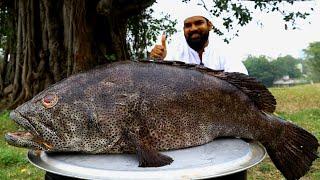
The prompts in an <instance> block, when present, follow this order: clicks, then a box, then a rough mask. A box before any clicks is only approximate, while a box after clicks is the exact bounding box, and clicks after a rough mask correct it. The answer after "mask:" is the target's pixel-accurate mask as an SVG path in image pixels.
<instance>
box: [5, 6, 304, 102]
mask: <svg viewBox="0 0 320 180" xmlns="http://www.w3.org/2000/svg"><path fill="white" fill-rule="evenodd" d="M182 1H185V0H182ZM154 2H155V0H130V1H129V0H91V1H89V0H82V1H81V0H80V1H76V0H68V1H67V0H65V1H64V0H0V40H1V41H0V47H2V49H4V58H3V60H1V61H0V75H1V77H0V98H1V99H2V100H3V101H6V102H7V103H8V104H10V107H11V108H13V107H16V106H17V105H19V104H20V103H22V102H24V101H26V100H29V99H30V98H31V97H33V96H34V95H35V94H37V93H38V92H40V91H41V90H43V89H44V88H45V87H47V86H48V85H49V84H52V83H55V82H57V81H59V80H61V79H62V78H65V77H67V76H69V75H71V74H74V73H78V72H80V71H84V70H87V69H91V68H93V67H94V66H96V65H99V64H104V63H107V62H109V61H112V60H124V59H130V55H131V56H134V57H141V51H140V50H137V49H138V48H140V49H142V50H143V49H144V48H141V47H144V46H146V45H148V42H147V43H145V42H144V41H143V39H141V37H142V36H139V35H137V33H140V31H136V29H135V28H136V27H137V23H141V22H143V18H144V17H146V16H145V15H146V14H143V13H145V12H146V8H148V7H150V6H151V5H152V4H153V3H154ZM202 2H203V3H202V4H201V5H202V6H204V7H206V8H207V6H206V4H205V3H204V1H202ZM213 2H215V5H214V6H213V7H209V8H211V9H208V11H210V12H211V13H212V14H213V15H215V16H220V15H221V14H224V12H234V13H233V15H234V18H229V17H222V18H223V19H224V21H225V23H224V26H225V27H226V28H227V29H232V22H233V20H237V21H236V22H237V23H239V24H240V25H246V24H247V23H248V22H249V21H250V20H251V19H252V18H251V16H250V11H249V10H248V9H247V7H246V6H244V5H241V4H240V3H234V2H233V1H228V0H218V1H213ZM288 2H289V3H291V4H293V2H294V1H291V0H290V1H288ZM254 4H255V8H256V9H260V10H266V11H279V12H281V13H283V14H284V20H285V21H288V22H289V21H291V20H292V21H294V19H295V18H305V17H306V16H307V14H306V13H300V12H287V11H285V10H281V9H280V8H279V7H278V6H279V1H261V0H255V1H254ZM139 16H140V19H139ZM132 18H138V21H136V22H135V23H136V24H135V23H134V21H133V20H132ZM149 24H150V23H149ZM151 24H152V23H151ZM138 27H139V26H138ZM163 27H166V26H163ZM130 28H131V29H130ZM130 30H131V31H130ZM134 30H135V31H134ZM145 32H149V35H150V32H151V31H145ZM216 32H217V33H220V34H221V31H219V29H216ZM130 33H131V34H130ZM128 34H129V38H128ZM154 35H155V34H152V33H151V36H154ZM130 38H131V39H130ZM128 39H129V41H130V40H132V41H134V42H129V44H128V42H127V40H128ZM151 39H152V38H151ZM130 43H131V44H130ZM135 43H136V44H135ZM130 50H131V51H130ZM134 51H135V52H134ZM139 53H140V54H139ZM4 103H5V102H2V103H1V104H4Z"/></svg>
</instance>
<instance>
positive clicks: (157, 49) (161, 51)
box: [150, 34, 167, 60]
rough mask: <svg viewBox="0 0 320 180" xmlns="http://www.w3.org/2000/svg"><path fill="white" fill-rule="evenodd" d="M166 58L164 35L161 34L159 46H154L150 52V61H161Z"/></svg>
mask: <svg viewBox="0 0 320 180" xmlns="http://www.w3.org/2000/svg"><path fill="white" fill-rule="evenodd" d="M166 56H167V45H166V35H165V34H162V37H161V45H155V46H154V48H153V49H152V50H151V52H150V58H151V59H161V60H163V59H164V58H165V57H166Z"/></svg>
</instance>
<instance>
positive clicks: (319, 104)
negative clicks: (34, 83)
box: [0, 84, 320, 180]
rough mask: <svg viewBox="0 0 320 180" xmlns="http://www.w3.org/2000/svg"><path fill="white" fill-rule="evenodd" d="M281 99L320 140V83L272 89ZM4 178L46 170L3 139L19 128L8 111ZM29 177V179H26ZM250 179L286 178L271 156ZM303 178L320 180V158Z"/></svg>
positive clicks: (280, 111) (0, 150) (281, 110)
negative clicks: (36, 166)
mask: <svg viewBox="0 0 320 180" xmlns="http://www.w3.org/2000/svg"><path fill="white" fill-rule="evenodd" d="M270 90H271V92H272V93H273V94H274V96H275V97H276V99H277V102H278V105H277V109H276V114H277V115H279V116H281V117H282V118H284V119H286V120H290V121H292V122H294V123H296V124H297V125H299V126H301V127H303V128H305V129H306V130H308V131H309V132H311V133H313V134H314V135H315V136H316V137H317V138H318V139H320V84H313V85H301V86H295V87H289V88H271V89H270ZM0 125H1V126H0V137H1V138H0V179H1V180H2V179H3V180H7V179H8V180H11V179H17V180H19V179H34V180H37V179H43V177H44V171H42V170H39V169H37V168H35V167H34V166H32V165H31V164H30V163H28V161H27V158H26V153H27V150H25V149H21V148H16V147H12V146H8V145H7V144H6V143H5V142H4V139H3V138H2V137H3V136H4V134H5V133H6V132H10V131H16V130H17V129H18V127H17V126H16V125H15V124H14V123H13V121H11V120H9V117H8V112H2V113H1V114H0ZM26 177H27V178H26ZM248 179H249V180H265V179H268V180H279V179H284V178H283V176H282V175H281V174H280V172H279V171H278V170H277V169H276V168H275V166H274V164H273V163H272V162H271V161H270V159H269V158H266V159H265V160H263V161H262V162H261V163H260V164H258V165H257V166H255V167H253V168H251V169H250V170H249V172H248ZM302 179H304V180H317V179H320V160H319V159H318V160H317V161H315V162H314V163H313V166H312V168H311V170H310V171H309V173H308V174H307V175H305V176H304V177H303V178H302Z"/></svg>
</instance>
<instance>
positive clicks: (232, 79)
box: [139, 60, 277, 113]
mask: <svg viewBox="0 0 320 180" xmlns="http://www.w3.org/2000/svg"><path fill="white" fill-rule="evenodd" d="M139 62H154V63H157V64H168V65H174V66H178V67H182V68H183V67H184V68H188V69H195V70H198V71H200V72H204V73H207V74H210V75H212V76H215V77H217V78H219V79H222V80H225V81H227V82H229V83H230V84H232V85H234V86H236V87H237V88H238V89H240V90H241V91H242V92H244V93H245V94H246V95H247V96H248V97H249V98H250V99H251V100H252V101H253V102H254V104H255V105H256V106H257V107H258V108H259V109H260V110H262V111H265V112H269V113H273V112H274V111H275V109H276V104H277V102H276V99H275V98H274V96H273V95H272V94H271V92H270V91H269V90H268V89H267V88H266V87H265V86H264V85H263V83H262V82H261V81H259V80H257V79H256V78H254V77H250V76H248V75H245V74H242V73H237V72H233V73H227V72H223V71H221V70H213V69H210V68H207V67H204V66H202V65H197V64H186V63H184V62H181V61H162V60H152V61H149V60H139Z"/></svg>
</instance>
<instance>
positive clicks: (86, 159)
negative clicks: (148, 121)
mask: <svg viewBox="0 0 320 180" xmlns="http://www.w3.org/2000/svg"><path fill="white" fill-rule="evenodd" d="M162 153H163V154H165V155H168V156H170V157H172V158H173V160H174V161H173V162H172V164H170V165H167V166H163V167H158V168H141V167H138V160H137V158H136V156H135V155H134V154H105V155H87V154H72V153H71V154H61V153H60V154H56V153H50V154H48V153H45V152H43V151H41V152H35V151H33V150H30V151H29V153H28V159H29V161H30V162H31V163H32V164H33V165H35V166H37V167H38V168H40V169H43V170H45V171H48V172H52V173H55V174H59V175H63V176H70V177H77V178H84V179H202V178H213V177H220V176H225V175H228V174H233V173H236V172H240V171H244V170H246V169H248V168H250V167H252V166H254V165H256V164H258V163H259V162H261V161H262V160H263V159H264V157H265V155H266V151H265V149H264V147H263V146H262V145H260V144H259V143H257V142H250V143H248V142H245V141H243V140H241V139H216V140H214V141H212V142H210V143H208V144H205V145H202V146H197V147H192V148H186V149H179V150H173V151H165V152H162Z"/></svg>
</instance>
